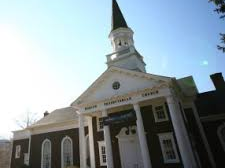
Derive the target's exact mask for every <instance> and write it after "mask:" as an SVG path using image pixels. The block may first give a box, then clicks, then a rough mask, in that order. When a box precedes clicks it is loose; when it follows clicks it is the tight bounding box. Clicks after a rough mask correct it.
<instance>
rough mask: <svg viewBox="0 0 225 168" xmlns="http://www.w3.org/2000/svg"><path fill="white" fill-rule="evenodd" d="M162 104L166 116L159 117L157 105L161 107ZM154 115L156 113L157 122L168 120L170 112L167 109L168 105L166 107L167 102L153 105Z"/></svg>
mask: <svg viewBox="0 0 225 168" xmlns="http://www.w3.org/2000/svg"><path fill="white" fill-rule="evenodd" d="M160 106H162V108H163V112H164V115H165V118H158V115H157V111H156V109H155V108H156V107H160ZM152 107H153V115H154V119H155V122H156V123H158V122H163V121H168V120H169V118H168V114H167V111H166V107H165V104H164V103H161V104H160V103H158V104H154V105H153V106H152Z"/></svg>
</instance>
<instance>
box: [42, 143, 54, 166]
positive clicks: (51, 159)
mask: <svg viewBox="0 0 225 168" xmlns="http://www.w3.org/2000/svg"><path fill="white" fill-rule="evenodd" d="M46 142H49V143H50V165H49V168H51V164H52V143H51V141H50V140H49V139H45V140H44V141H43V142H42V146H41V168H44V167H43V152H44V150H43V149H44V144H45V143H46Z"/></svg>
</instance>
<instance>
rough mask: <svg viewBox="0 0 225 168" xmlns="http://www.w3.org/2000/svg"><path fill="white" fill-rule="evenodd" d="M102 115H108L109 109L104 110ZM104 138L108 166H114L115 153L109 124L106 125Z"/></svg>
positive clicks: (111, 167)
mask: <svg viewBox="0 0 225 168" xmlns="http://www.w3.org/2000/svg"><path fill="white" fill-rule="evenodd" d="M102 116H103V117H107V116H108V114H107V111H106V110H103V111H102ZM104 140H105V146H106V158H107V168H114V165H113V153H112V143H111V136H110V130H109V126H104Z"/></svg>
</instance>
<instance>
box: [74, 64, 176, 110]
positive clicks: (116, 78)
mask: <svg viewBox="0 0 225 168" xmlns="http://www.w3.org/2000/svg"><path fill="white" fill-rule="evenodd" d="M171 79H172V78H170V77H164V76H158V75H153V74H148V73H143V72H137V71H132V70H127V69H122V68H118V67H110V68H108V69H107V70H106V71H105V72H104V73H103V74H102V75H101V76H100V77H99V78H98V79H97V80H96V81H95V82H94V83H93V84H92V85H91V86H90V87H89V88H88V89H87V90H86V91H85V92H84V93H83V94H81V96H80V97H78V98H77V99H76V100H75V101H74V102H73V103H72V106H76V105H79V104H89V103H92V102H98V101H102V100H105V99H110V98H113V97H116V96H120V95H125V94H129V93H131V92H135V91H139V90H143V89H145V88H154V87H157V86H159V85H162V84H168V83H169V82H170V81H171ZM115 82H119V89H115V88H113V84H114V83H115Z"/></svg>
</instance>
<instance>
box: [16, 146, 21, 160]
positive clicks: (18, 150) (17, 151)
mask: <svg viewBox="0 0 225 168" xmlns="http://www.w3.org/2000/svg"><path fill="white" fill-rule="evenodd" d="M20 152H21V146H20V145H16V152H15V158H16V159H18V158H20Z"/></svg>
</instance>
